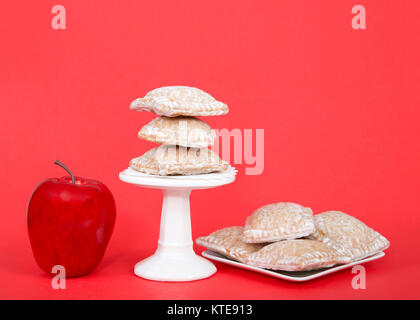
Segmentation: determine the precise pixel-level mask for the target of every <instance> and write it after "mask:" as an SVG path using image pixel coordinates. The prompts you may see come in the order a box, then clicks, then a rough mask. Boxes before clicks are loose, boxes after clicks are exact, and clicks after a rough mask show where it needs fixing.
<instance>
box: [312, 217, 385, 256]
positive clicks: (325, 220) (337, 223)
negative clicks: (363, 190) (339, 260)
mask: <svg viewBox="0 0 420 320" xmlns="http://www.w3.org/2000/svg"><path fill="white" fill-rule="evenodd" d="M314 220H315V232H314V233H312V234H311V235H310V236H309V237H310V238H311V239H316V240H319V241H322V242H324V243H326V244H328V245H331V246H332V247H334V248H335V249H336V250H338V251H340V252H343V253H346V254H347V255H349V256H350V257H351V259H352V260H353V261H355V260H360V259H363V258H366V257H368V256H371V255H374V254H376V253H379V252H381V251H383V250H385V249H386V248H388V247H389V241H388V240H387V239H385V237H383V236H382V235H381V234H379V233H378V232H376V231H375V230H373V229H371V228H369V227H368V226H367V225H365V224H364V223H363V222H361V221H360V220H357V219H356V218H354V217H352V216H350V215H348V214H346V213H344V212H341V211H326V212H323V213H320V214H317V215H315V216H314Z"/></svg>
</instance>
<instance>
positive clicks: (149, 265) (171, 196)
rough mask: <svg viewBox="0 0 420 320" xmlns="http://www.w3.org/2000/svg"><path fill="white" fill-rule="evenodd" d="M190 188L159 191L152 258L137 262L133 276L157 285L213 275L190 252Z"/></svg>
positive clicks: (212, 269) (210, 268)
mask: <svg viewBox="0 0 420 320" xmlns="http://www.w3.org/2000/svg"><path fill="white" fill-rule="evenodd" d="M190 193H191V189H190V188H166V189H163V204H162V215H161V221H160V234H159V241H158V248H157V250H156V252H155V254H154V255H153V256H151V257H149V258H146V259H145V260H142V261H140V262H138V263H137V264H136V266H135V268H134V273H135V274H136V275H138V276H139V277H142V278H146V279H150V280H158V281H191V280H198V279H203V278H207V277H209V276H211V275H212V274H214V273H215V272H216V267H215V266H214V265H213V264H212V263H211V262H210V261H208V260H206V259H204V258H202V257H200V256H197V255H196V254H195V253H194V251H193V248H192V245H193V242H192V237H191V218H190Z"/></svg>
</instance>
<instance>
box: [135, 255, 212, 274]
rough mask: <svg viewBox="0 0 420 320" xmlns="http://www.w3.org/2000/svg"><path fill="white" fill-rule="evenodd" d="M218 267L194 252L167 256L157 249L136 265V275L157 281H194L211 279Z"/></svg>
mask: <svg viewBox="0 0 420 320" xmlns="http://www.w3.org/2000/svg"><path fill="white" fill-rule="evenodd" d="M215 272H216V267H215V266H214V264H213V263H211V262H210V261H208V260H206V259H204V258H202V257H200V256H198V255H196V254H195V253H194V251H192V250H189V252H186V253H182V254H179V255H170V254H165V253H164V252H162V251H161V250H160V249H157V250H156V252H155V254H154V255H153V256H151V257H148V258H146V259H144V260H142V261H140V262H138V263H137V264H136V266H135V267H134V273H135V274H136V275H138V276H139V277H142V278H145V279H149V280H156V281H192V280H199V279H204V278H207V277H210V276H211V275H212V274H214V273H215Z"/></svg>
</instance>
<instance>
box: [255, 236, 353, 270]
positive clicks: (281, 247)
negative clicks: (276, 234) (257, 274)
mask: <svg viewBox="0 0 420 320" xmlns="http://www.w3.org/2000/svg"><path fill="white" fill-rule="evenodd" d="M247 262H248V264H250V265H253V266H256V267H261V268H266V269H272V270H283V271H306V270H315V269H321V268H327V267H331V266H333V265H336V264H342V263H348V262H350V258H349V257H348V256H346V255H345V254H342V253H340V252H338V251H336V250H335V249H334V248H332V247H330V246H328V245H326V244H325V243H323V242H321V241H316V240H309V239H296V240H283V241H278V242H274V243H271V244H269V245H267V246H265V247H264V248H262V249H261V250H259V251H257V252H255V253H253V254H251V255H250V256H249V257H248V259H247Z"/></svg>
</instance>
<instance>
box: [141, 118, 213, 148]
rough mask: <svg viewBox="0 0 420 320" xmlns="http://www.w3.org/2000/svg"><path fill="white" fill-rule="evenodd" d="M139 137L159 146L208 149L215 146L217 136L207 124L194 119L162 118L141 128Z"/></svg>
mask: <svg viewBox="0 0 420 320" xmlns="http://www.w3.org/2000/svg"><path fill="white" fill-rule="evenodd" d="M138 137H139V138H140V139H144V140H148V141H152V142H156V143H159V144H171V145H179V146H183V147H193V148H206V147H209V146H211V145H213V143H214V139H215V138H216V134H215V133H214V131H212V130H211V128H210V127H209V125H208V124H207V123H205V122H204V121H203V120H200V119H197V118H194V117H183V116H180V117H174V118H169V117H165V116H161V117H158V118H155V119H153V120H152V121H151V122H149V123H148V124H146V125H145V126H144V127H143V128H141V130H140V132H139V134H138Z"/></svg>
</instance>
